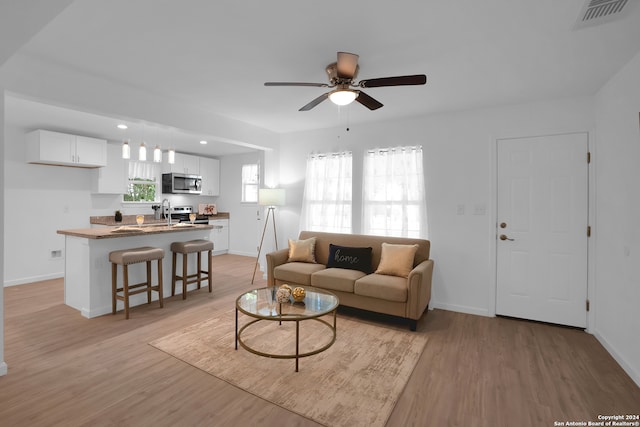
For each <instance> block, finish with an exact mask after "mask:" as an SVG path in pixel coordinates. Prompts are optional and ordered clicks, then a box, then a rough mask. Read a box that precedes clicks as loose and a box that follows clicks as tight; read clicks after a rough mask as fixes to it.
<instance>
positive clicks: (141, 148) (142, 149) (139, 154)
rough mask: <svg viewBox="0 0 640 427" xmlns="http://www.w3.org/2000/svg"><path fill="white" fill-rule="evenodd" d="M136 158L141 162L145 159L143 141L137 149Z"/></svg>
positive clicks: (145, 152)
mask: <svg viewBox="0 0 640 427" xmlns="http://www.w3.org/2000/svg"><path fill="white" fill-rule="evenodd" d="M138 160H140V161H141V162H146V161H147V147H146V146H145V145H144V142H142V143H141V144H140V149H139V150H138Z"/></svg>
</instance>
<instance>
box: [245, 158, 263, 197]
mask: <svg viewBox="0 0 640 427" xmlns="http://www.w3.org/2000/svg"><path fill="white" fill-rule="evenodd" d="M259 187H260V169H259V168H258V164H257V163H252V164H248V165H242V199H241V201H242V202H243V203H258V188H259Z"/></svg>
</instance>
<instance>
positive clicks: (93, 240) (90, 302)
mask: <svg viewBox="0 0 640 427" xmlns="http://www.w3.org/2000/svg"><path fill="white" fill-rule="evenodd" d="M213 230H214V226H213V225H208V224H188V223H178V224H174V225H172V226H168V225H166V224H149V225H143V226H120V227H100V228H77V229H69V230H58V234H62V235H64V236H65V272H64V302H65V304H66V305H68V306H70V307H73V308H75V309H76V310H80V313H81V314H82V315H83V316H84V317H87V318H92V317H97V316H101V315H103V314H107V313H111V263H110V262H109V252H111V251H115V250H121V249H131V248H137V247H141V246H154V247H158V248H162V249H164V251H165V255H164V259H163V260H162V273H163V274H162V275H163V288H162V289H163V293H164V295H171V250H170V247H171V243H173V242H179V241H187V240H194V239H208V240H211V233H212V231H213ZM195 258H196V257H190V259H189V262H190V264H189V271H190V272H191V271H194V272H195V270H196V260H195ZM121 275H122V271H121V269H118V276H119V277H118V283H119V284H120V283H121V281H122V277H121ZM145 275H146V269H145V264H144V263H143V264H139V265H132V266H130V268H129V277H130V279H129V280H130V283H139V282H143V281H144V280H145ZM153 281H154V282H155V281H156V275H155V272H154V274H153ZM192 286H193V285H192ZM181 292H182V286H177V287H176V293H181ZM154 299H157V295H155V294H154ZM146 303H147V296H146V294H138V295H133V296H131V298H130V306H131V307H133V306H135V305H139V304H146ZM122 308H123V305H122V302H121V301H118V310H121V309H122Z"/></svg>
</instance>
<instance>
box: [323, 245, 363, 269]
mask: <svg viewBox="0 0 640 427" xmlns="http://www.w3.org/2000/svg"><path fill="white" fill-rule="evenodd" d="M372 252H373V248H371V247H369V248H352V247H349V246H338V245H334V244H332V243H330V244H329V261H328V262H327V267H328V268H346V269H348V270H359V271H362V272H363V273H366V274H370V273H371V272H372V271H373V269H372V268H371V253H372Z"/></svg>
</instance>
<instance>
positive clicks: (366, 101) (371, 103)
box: [356, 90, 383, 110]
mask: <svg viewBox="0 0 640 427" xmlns="http://www.w3.org/2000/svg"><path fill="white" fill-rule="evenodd" d="M356 101H358V102H359V103H360V104H362V105H364V106H365V107H367V108H368V109H369V110H377V109H378V108H380V107H382V105H383V104H382V103H381V102H379V101H377V100H375V99H373V98H372V97H370V96H369V95H367V94H366V93H364V92H363V91H361V90H359V91H358V97H357V98H356Z"/></svg>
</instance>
